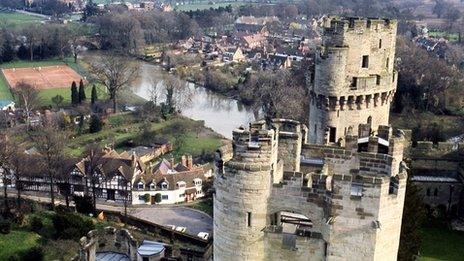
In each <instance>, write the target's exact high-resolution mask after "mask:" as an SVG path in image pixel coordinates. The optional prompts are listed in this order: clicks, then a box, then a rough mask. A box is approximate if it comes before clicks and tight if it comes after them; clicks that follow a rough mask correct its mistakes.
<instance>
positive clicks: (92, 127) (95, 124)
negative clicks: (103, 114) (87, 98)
mask: <svg viewBox="0 0 464 261" xmlns="http://www.w3.org/2000/svg"><path fill="white" fill-rule="evenodd" d="M102 128H103V122H102V121H101V120H100V117H98V116H97V115H92V116H91V117H90V123H89V132H90V133H96V132H99V131H101V129H102Z"/></svg>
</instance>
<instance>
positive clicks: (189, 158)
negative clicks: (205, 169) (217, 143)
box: [187, 155, 193, 170]
mask: <svg viewBox="0 0 464 261" xmlns="http://www.w3.org/2000/svg"><path fill="white" fill-rule="evenodd" d="M187 168H188V169H189V170H191V169H193V157H192V155H188V156H187Z"/></svg>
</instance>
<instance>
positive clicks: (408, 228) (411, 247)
mask: <svg viewBox="0 0 464 261" xmlns="http://www.w3.org/2000/svg"><path fill="white" fill-rule="evenodd" d="M425 212H426V211H425V207H424V203H423V199H422V197H421V193H420V188H418V187H417V186H416V185H414V184H413V183H412V182H411V181H410V180H408V183H407V185H406V197H405V200H404V209H403V221H402V224H401V236H400V249H399V251H398V260H405V261H406V260H408V261H409V260H414V256H415V255H417V254H418V253H419V249H420V246H421V243H422V236H421V227H422V224H423V222H424V220H425V215H426V213H425Z"/></svg>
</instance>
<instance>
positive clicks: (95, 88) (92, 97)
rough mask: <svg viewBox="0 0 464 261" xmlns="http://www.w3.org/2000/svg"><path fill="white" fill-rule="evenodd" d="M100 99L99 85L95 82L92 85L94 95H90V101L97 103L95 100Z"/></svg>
mask: <svg viewBox="0 0 464 261" xmlns="http://www.w3.org/2000/svg"><path fill="white" fill-rule="evenodd" d="M97 100H98V95H97V87H96V86H95V84H94V85H93V86H92V96H91V97H90V102H91V103H92V104H95V102H96V101H97Z"/></svg>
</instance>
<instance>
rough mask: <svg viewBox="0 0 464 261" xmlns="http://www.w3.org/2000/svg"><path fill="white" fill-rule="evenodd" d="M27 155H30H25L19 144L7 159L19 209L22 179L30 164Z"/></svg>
mask: <svg viewBox="0 0 464 261" xmlns="http://www.w3.org/2000/svg"><path fill="white" fill-rule="evenodd" d="M29 157H30V156H29V155H26V154H25V153H24V150H22V149H21V147H20V146H15V147H14V148H13V149H12V151H11V156H10V159H9V165H10V168H11V173H12V174H13V176H14V180H15V189H16V197H17V199H16V200H17V206H18V210H20V209H21V192H22V191H23V183H22V179H23V178H24V177H25V176H26V175H27V173H28V170H29V168H30V167H31V165H32V164H30V163H31V161H30V159H29ZM28 163H29V164H28Z"/></svg>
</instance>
